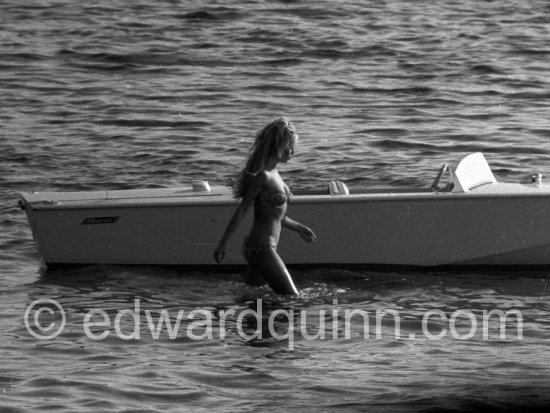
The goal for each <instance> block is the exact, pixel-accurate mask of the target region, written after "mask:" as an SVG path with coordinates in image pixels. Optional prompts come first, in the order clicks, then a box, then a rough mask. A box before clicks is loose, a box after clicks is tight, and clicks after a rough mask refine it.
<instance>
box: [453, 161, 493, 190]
mask: <svg viewBox="0 0 550 413" xmlns="http://www.w3.org/2000/svg"><path fill="white" fill-rule="evenodd" d="M449 170H450V172H451V178H452V182H453V189H452V191H453V192H468V191H470V190H471V189H473V188H476V187H478V186H481V185H486V184H494V183H496V182H497V180H496V179H495V176H494V175H493V172H492V171H491V167H490V166H489V164H488V163H487V160H486V159H485V157H484V156H483V154H482V153H481V152H475V153H471V154H469V155H467V156H465V157H464V158H463V159H462V160H461V161H460V162H459V164H458V165H457V166H456V168H449Z"/></svg>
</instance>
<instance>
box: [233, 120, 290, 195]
mask: <svg viewBox="0 0 550 413" xmlns="http://www.w3.org/2000/svg"><path fill="white" fill-rule="evenodd" d="M297 139H298V135H297V134H296V131H295V130H294V126H293V125H292V123H291V122H289V121H288V120H287V119H286V118H284V117H281V118H279V119H276V120H274V121H273V122H271V123H269V124H268V125H267V126H266V127H265V128H263V129H262V130H261V131H259V132H258V133H257V134H256V139H255V141H254V145H252V148H251V149H250V155H249V156H248V160H247V161H246V165H245V167H244V168H243V170H242V171H241V172H239V174H238V175H237V178H236V182H235V185H234V186H233V195H234V196H235V198H242V197H243V196H244V194H245V192H246V188H247V187H248V184H249V182H250V180H251V179H252V178H253V177H254V176H256V175H257V174H258V173H259V172H261V171H263V170H264V169H265V168H266V166H267V165H269V164H277V162H279V159H280V157H281V155H282V152H283V150H284V149H285V148H286V147H287V146H288V145H290V146H291V147H292V146H293V145H294V144H295V143H296V140H297Z"/></svg>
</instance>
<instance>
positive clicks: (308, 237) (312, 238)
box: [298, 225, 317, 242]
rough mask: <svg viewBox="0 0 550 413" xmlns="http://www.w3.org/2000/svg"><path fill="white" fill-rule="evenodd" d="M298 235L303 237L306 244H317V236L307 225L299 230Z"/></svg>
mask: <svg viewBox="0 0 550 413" xmlns="http://www.w3.org/2000/svg"><path fill="white" fill-rule="evenodd" d="M298 234H300V236H301V237H302V239H303V240H304V241H305V242H317V235H315V232H313V231H312V230H311V228H308V227H306V226H305V225H302V226H300V228H298Z"/></svg>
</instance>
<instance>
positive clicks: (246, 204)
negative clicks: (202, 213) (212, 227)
mask: <svg viewBox="0 0 550 413" xmlns="http://www.w3.org/2000/svg"><path fill="white" fill-rule="evenodd" d="M261 175H262V174H259V175H258V176H256V177H254V179H252V180H251V181H250V183H249V184H248V188H247V189H246V193H245V194H244V197H243V199H242V200H241V203H240V204H239V206H238V207H237V209H236V210H235V212H234V213H233V216H232V217H231V219H230V220H229V223H228V224H227V227H226V228H225V231H224V233H223V235H222V237H221V239H220V242H219V243H218V246H217V247H216V250H215V251H214V259H215V260H216V262H217V263H218V264H219V263H220V262H222V260H223V257H224V255H225V246H226V244H227V242H228V241H229V238H231V236H232V235H233V233H234V232H235V231H236V230H237V228H238V227H239V225H240V224H241V222H243V220H244V218H245V217H246V214H247V213H248V210H249V209H250V207H251V206H252V205H254V199H256V196H258V194H259V193H260V190H261V189H262V185H263V178H264V177H263V176H261Z"/></svg>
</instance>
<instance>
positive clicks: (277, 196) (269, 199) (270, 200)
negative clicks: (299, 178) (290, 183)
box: [256, 191, 288, 209]
mask: <svg viewBox="0 0 550 413" xmlns="http://www.w3.org/2000/svg"><path fill="white" fill-rule="evenodd" d="M256 199H257V200H258V202H263V203H266V204H268V205H271V206H272V207H273V208H279V209H280V208H284V206H285V204H286V203H287V202H288V195H287V194H285V193H284V192H281V191H276V192H272V193H270V194H269V195H267V196H266V197H263V196H259V197H258V198H256Z"/></svg>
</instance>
